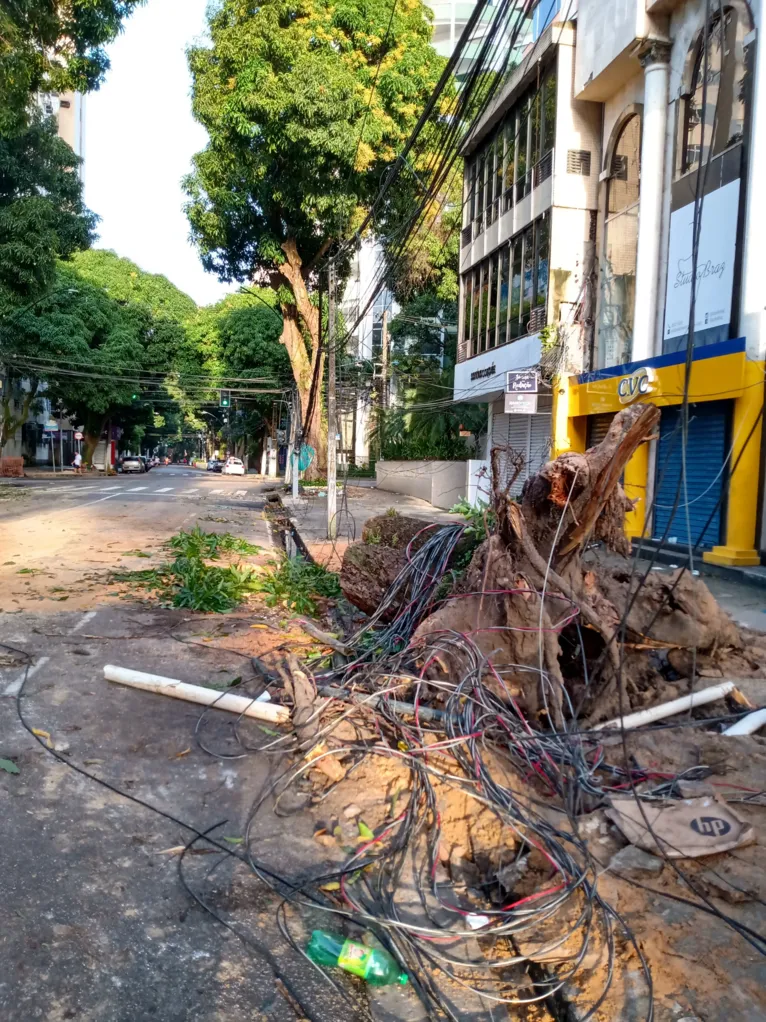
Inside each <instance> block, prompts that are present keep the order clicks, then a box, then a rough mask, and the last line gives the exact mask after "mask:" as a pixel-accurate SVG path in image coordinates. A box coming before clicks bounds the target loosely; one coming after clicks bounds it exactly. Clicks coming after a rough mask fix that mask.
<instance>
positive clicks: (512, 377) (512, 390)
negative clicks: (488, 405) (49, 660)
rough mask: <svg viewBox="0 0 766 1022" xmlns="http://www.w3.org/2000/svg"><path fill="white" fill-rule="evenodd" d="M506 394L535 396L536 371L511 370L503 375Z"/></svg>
mask: <svg viewBox="0 0 766 1022" xmlns="http://www.w3.org/2000/svg"><path fill="white" fill-rule="evenodd" d="M505 392H506V394H536V393H537V370H536V369H511V370H509V371H508V372H507V373H506V374H505Z"/></svg>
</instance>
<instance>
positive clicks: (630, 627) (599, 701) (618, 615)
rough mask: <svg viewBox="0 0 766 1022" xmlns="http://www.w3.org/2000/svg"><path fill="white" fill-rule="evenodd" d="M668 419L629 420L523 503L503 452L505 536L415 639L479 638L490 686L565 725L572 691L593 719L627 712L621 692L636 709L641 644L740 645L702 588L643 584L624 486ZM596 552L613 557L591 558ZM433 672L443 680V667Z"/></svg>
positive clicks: (641, 411) (560, 466) (666, 580)
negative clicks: (627, 472) (451, 634)
mask: <svg viewBox="0 0 766 1022" xmlns="http://www.w3.org/2000/svg"><path fill="white" fill-rule="evenodd" d="M659 417H660V412H659V409H658V408H656V407H654V406H651V405H634V406H631V407H630V408H627V409H625V410H624V411H622V412H619V413H618V414H617V415H616V416H615V418H614V421H613V423H612V425H611V427H610V429H609V432H608V433H607V435H606V437H605V438H604V440H603V441H602V442H601V443H600V444H599V445H598V446H596V447H593V448H591V449H590V450H588V451H586V452H585V453H584V454H580V453H566V454H563V455H561V456H560V457H558V458H556V459H555V460H553V461H549V462H548V463H547V464H546V465H545V466H544V467H543V468H542V469H541V471H540V472H539V473H537V475H535V476H533V477H532V478H530V479H529V480H528V481H527V483H526V484H525V486H524V489H523V491H522V494H521V499H520V501H518V502H517V501H515V500H510V499H509V497H508V495H507V492H503V491H500V490H499V489H498V488H497V485H496V480H497V478H498V473H497V467H496V463H497V457H498V454H499V453H500V452H499V451H497V450H495V451H493V452H492V462H493V479H494V480H495V483H494V485H493V506H494V511H495V514H496V516H497V532H496V534H495V535H494V536H492V537H491V538H490V539H489V540H488V541H486V542H485V543H483V544H482V545H481V546H480V547H479V548H478V549H477V551H476V553H475V555H474V558H473V560H472V563H471V566H470V567H469V570H468V572H467V575H466V579H465V581H464V585H463V589H464V592H463V593H461V594H460V598H459V599H455V600H450V601H448V602H447V603H446V604H444V605H443V606H442V607H441V608H440V609H439V610H437V611H436V612H435V613H434V614H432V615H431V616H430V617H429V618H427V619H426V620H425V621H423V622H422V624H421V625H420V627H419V628H418V630H417V632H416V633H415V640H417V639H419V638H424V637H425V636H427V635H428V634H429V633H431V632H436V631H439V630H441V629H449V630H452V631H457V632H459V633H462V634H464V635H468V636H469V637H470V638H471V639H472V640H473V642H474V643H475V644H476V646H477V648H478V649H479V650H480V652H481V653H483V654H484V655H485V656H486V657H490V656H491V658H492V663H493V667H494V670H488V672H487V678H486V679H485V680H486V682H487V684H489V685H490V686H491V687H493V688H494V689H495V691H496V692H497V694H498V695H500V696H501V697H506V696H511V697H513V698H517V699H519V700H520V702H521V704H522V705H523V707H524V709H525V710H526V712H528V713H530V714H539V713H540V712H541V711H545V712H546V713H548V714H550V715H552V716H553V717H554V718H558V717H559V716H560V715H561V709H562V704H563V701H564V691H565V689H567V690H568V692H569V695H570V698H572V699H573V700H575V701H577V702H582V703H583V704H584V708H585V710H586V712H588V713H590V715H591V717H592V719H593V720H594V721H595V720H603V719H605V718H606V717H608V716H614V715H615V714H616V713H617V712H618V710H619V705H618V703H619V700H618V698H617V697H618V692H619V688H618V686H621V687H622V691H623V695H624V696H625V699H624V702H625V708H626V709H627V708H630V705H631V704H630V695H631V693H636V692H637V691H638V684H639V682H638V673H639V672H637V671H636V670H635V668H636V659H635V655H634V647H635V646H637V645H638V646H641V647H642V649H643V650H645V649H646V647H647V646H649V647H655V648H657V647H679V646H682V647H687V648H694V649H695V650H697V651H698V652H709V651H713V650H716V649H717V648H720V647H723V646H734V645H738V644H739V635H738V632H737V629H736V628H735V626H734V625H733V623H732V622H731V620H730V619H729V618H728V616H727V615H726V614H725V613H724V612H723V611H722V610H721V608H720V607H719V606H718V604H717V603H716V601H715V599H714V598H713V596H712V595H711V594H710V592H709V590H708V589H707V587H706V586H705V584H704V583H703V582H701V581H700V579H698V578H695V577H692V576H691V575H690V574H689V573H688V572H676V573H675V574H673V575H662V576H660V575H657V574H649V576H648V577H647V579H646V580H645V582H644V581H642V576H641V575H640V572H638V573H636V572H634V571H633V570H632V565H631V564H630V562H629V561H628V555H629V553H630V541H629V540H628V538H627V537H626V535H625V528H624V524H625V514H626V512H627V511H628V510H630V509H631V508H632V504H631V502H630V501H629V500H628V498H627V497H626V495H625V492H624V491H623V489H622V486H621V484H620V477H621V475H622V473H623V471H624V468H625V465H626V464H627V462H628V461H629V460H630V458H631V457H632V456H633V454H634V453H635V451H636V450H637V449H638V447H639V446H640V445H641V444H642V443H645V442H646V441H647V440H648V439H650V438H651V436H652V433H653V431H654V429H655V427H656V425H657V423H658V421H659ZM595 542H600V543H601V544H602V545H603V548H604V550H605V551H606V552H611V556H606V555H601V556H595V557H594V556H593V555H592V554H588V556H587V557H586V558H585V559H584V551H585V550H586V547H588V546H589V545H591V544H593V543H595ZM466 594H473V595H466ZM565 647H566V648H565ZM572 650H576V651H579V652H577V655H576V656H573V655H572ZM450 655H451V657H452V662H446V663H445V662H444V658H442V663H443V664H444V666H446V668H447V670H448V671H449V672H450V673H451V674H452V673H453V672H456V673H458V674H459V673H460V672H461V671H463V670H464V669H465V666H466V665H465V664H462V663H461V662H459V657H458V656H457V655H456V654H450ZM642 655H643V657H644V660H645V659H646V654H645V652H644V653H643V654H642ZM578 657H579V660H580V663H579V665H578V662H577V661H578ZM448 660H449V658H448ZM640 666H641V669H642V670H643V669H644V668H645V664H642V665H640ZM564 667H565V668H566V671H567V676H566V677H565V676H564V673H563V668H564ZM429 669H430V670H432V671H437V672H438V670H439V666H438V662H437V663H435V664H434V665H432V667H431V668H429ZM496 672H500V673H496Z"/></svg>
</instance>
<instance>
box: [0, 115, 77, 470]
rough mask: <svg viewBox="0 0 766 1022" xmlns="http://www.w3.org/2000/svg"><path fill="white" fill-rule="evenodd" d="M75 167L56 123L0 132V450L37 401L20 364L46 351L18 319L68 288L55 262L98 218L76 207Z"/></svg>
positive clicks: (35, 121)
mask: <svg viewBox="0 0 766 1022" xmlns="http://www.w3.org/2000/svg"><path fill="white" fill-rule="evenodd" d="M78 162H79V161H78V159H77V157H76V156H75V155H74V153H73V152H72V150H71V149H70V148H69V146H68V145H67V144H66V143H65V142H63V141H62V140H61V139H60V138H59V137H58V135H57V134H56V126H55V124H54V123H53V122H52V121H51V120H45V119H43V118H42V117H40V116H39V115H36V116H34V117H33V118H32V119H31V121H30V123H29V124H28V126H27V127H26V128H23V129H21V130H20V131H18V132H16V133H15V134H12V135H3V134H2V133H0V379H2V383H3V387H2V392H0V452H1V451H2V448H3V445H4V444H6V443H7V442H8V441H9V440H10V439H12V437H13V436H14V435H15V434H16V432H17V431H18V429H19V427H20V426H21V425H22V424H23V423H24V422H25V421H26V419H27V417H28V415H29V412H30V411H31V410H32V408H33V406H34V402H35V400H36V397H37V390H38V386H37V384H36V383H34V381H32V382H30V383H27V382H25V377H24V371H23V369H22V368H21V366H20V365H19V360H20V358H23V357H24V356H27V355H35V356H41V355H43V356H44V355H45V354H46V348H45V342H44V341H43V340H42V339H41V338H39V337H37V336H30V335H29V334H27V332H26V331H25V329H24V327H23V323H22V321H23V319H24V318H25V317H26V316H27V315H28V314H29V312H36V313H42V312H44V311H45V310H46V308H47V307H48V303H49V300H50V299H51V298H53V297H54V296H53V295H52V294H51V292H52V291H53V290H54V289H56V288H58V289H59V290H63V291H66V290H67V289H68V288H69V286H70V284H69V282H63V281H59V280H58V279H57V275H56V265H57V260H58V259H61V258H66V257H68V256H71V255H72V254H73V253H74V252H75V251H77V250H78V249H81V248H84V247H86V246H87V245H89V244H90V243H91V241H92V239H93V232H94V229H95V225H96V220H97V218H96V217H95V216H94V215H93V214H92V213H91V212H90V211H89V210H87V209H86V208H85V206H84V204H83V201H82V184H81V182H80V178H79V175H78V173H77V165H78ZM55 297H58V298H63V297H64V295H63V294H58V295H56V296H55Z"/></svg>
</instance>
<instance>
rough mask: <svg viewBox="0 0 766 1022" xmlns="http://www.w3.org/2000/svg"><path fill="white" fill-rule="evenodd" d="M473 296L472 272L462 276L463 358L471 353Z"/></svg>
mask: <svg viewBox="0 0 766 1022" xmlns="http://www.w3.org/2000/svg"><path fill="white" fill-rule="evenodd" d="M472 297H473V274H472V273H468V274H466V276H465V277H463V350H464V352H465V356H464V357H465V358H468V357H469V356H470V354H471V298H472Z"/></svg>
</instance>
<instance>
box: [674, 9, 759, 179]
mask: <svg viewBox="0 0 766 1022" xmlns="http://www.w3.org/2000/svg"><path fill="white" fill-rule="evenodd" d="M742 20H743V19H742V18H740V17H739V16H738V14H737V11H736V10H734V9H733V8H725V9H724V13H723V17H721V16H720V14H719V15H718V16H717V17H715V18H714V19H713V21H712V22H711V25H710V30H709V32H708V38H707V48H705V45H704V42H705V39H704V34H703V35H702V37H701V38H700V40H699V42H698V44H697V50H696V53H695V55H694V64H693V70H692V78H691V83H690V91H689V94H688V95H687V97H686V100H685V102H684V109H683V131H682V138H681V159H680V167H679V170H680V173H682V174H686V173H689V172H690V171H692V170H695V169H696V168H697V167H699V166H701V165H702V164H704V163H705V162H706V161H707V160H708V158H712V157H714V156H718V155H719V154H720V153H722V152H723V151H724V150H725V149H728V148H729V147H730V146H733V145H736V143H738V142H741V141H742V137H743V132H744V125H745V90H744V79H745V51H744V37H745V34H746V32H747V26H745V25H743V24H741V22H742ZM705 49H707V54H706V52H705ZM706 70H707V88H706V87H705V82H704V80H703V79H704V77H705V71H706ZM703 103H704V105H703Z"/></svg>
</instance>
